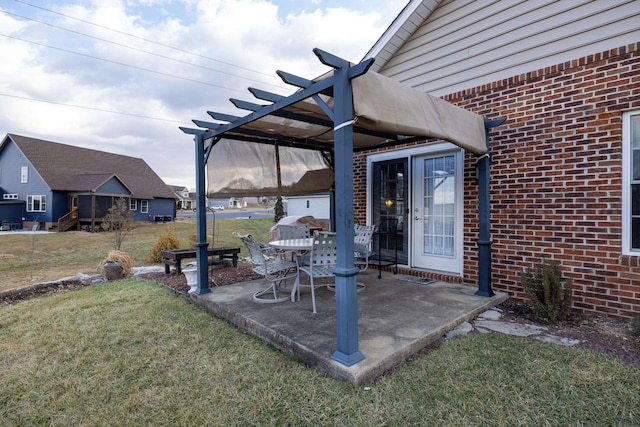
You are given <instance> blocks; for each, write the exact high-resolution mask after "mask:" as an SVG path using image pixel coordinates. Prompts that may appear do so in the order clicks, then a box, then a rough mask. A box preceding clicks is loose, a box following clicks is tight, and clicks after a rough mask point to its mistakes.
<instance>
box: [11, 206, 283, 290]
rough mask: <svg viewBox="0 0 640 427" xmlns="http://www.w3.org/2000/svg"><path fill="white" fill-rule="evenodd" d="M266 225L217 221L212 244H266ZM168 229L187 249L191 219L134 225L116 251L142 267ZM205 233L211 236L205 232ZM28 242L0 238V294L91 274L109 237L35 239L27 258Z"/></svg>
mask: <svg viewBox="0 0 640 427" xmlns="http://www.w3.org/2000/svg"><path fill="white" fill-rule="evenodd" d="M208 225H209V226H210V224H208ZM272 225H273V221H272V220H271V219H269V218H259V219H217V220H216V228H215V235H214V238H215V245H216V246H241V245H240V242H239V241H238V239H236V238H234V237H233V236H232V235H231V233H232V232H233V231H240V232H242V233H252V234H254V235H256V236H257V237H258V238H260V239H265V240H268V231H269V228H270V227H271V226H272ZM169 226H173V227H174V229H175V232H176V234H177V236H178V238H179V239H180V244H181V247H182V248H188V247H191V244H190V236H191V234H193V232H194V230H195V227H196V222H195V219H189V220H180V221H175V222H173V223H171V224H159V223H136V228H135V229H134V230H132V231H131V232H130V234H129V235H127V238H126V239H125V240H124V242H123V244H122V248H121V250H122V251H124V252H126V253H127V254H128V255H129V256H130V257H131V259H132V260H133V265H134V266H136V267H139V266H143V265H148V264H150V262H149V253H150V250H151V248H152V246H153V245H154V243H155V242H156V241H157V239H158V237H159V236H160V234H161V233H162V232H163V231H165V230H166V229H167V227H169ZM208 232H209V233H210V234H211V229H210V228H209V230H208ZM33 238H34V236H33V235H31V234H5V235H2V236H0V254H1V255H0V256H1V257H2V263H0V291H5V290H9V289H14V288H17V287H20V286H27V285H30V284H32V283H38V282H45V281H50V280H57V279H60V278H62V277H67V276H73V275H75V274H78V273H84V274H97V273H98V272H99V265H100V262H101V261H102V260H103V259H104V258H105V257H106V256H107V254H108V253H109V251H111V250H112V249H113V236H112V235H111V232H107V231H103V232H99V233H89V232H84V231H68V232H64V233H51V234H36V235H35V250H34V252H33V253H32V239H33ZM243 249H244V248H243Z"/></svg>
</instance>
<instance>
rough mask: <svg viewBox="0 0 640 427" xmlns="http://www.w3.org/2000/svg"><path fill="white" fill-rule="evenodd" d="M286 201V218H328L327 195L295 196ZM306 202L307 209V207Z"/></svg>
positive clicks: (328, 204) (329, 206) (328, 202)
mask: <svg viewBox="0 0 640 427" xmlns="http://www.w3.org/2000/svg"><path fill="white" fill-rule="evenodd" d="M287 200H288V201H287V216H307V215H311V216H312V217H314V218H318V219H329V218H330V209H331V203H330V201H329V195H317V196H306V197H305V196H295V197H288V199H287ZM307 202H308V206H309V207H307Z"/></svg>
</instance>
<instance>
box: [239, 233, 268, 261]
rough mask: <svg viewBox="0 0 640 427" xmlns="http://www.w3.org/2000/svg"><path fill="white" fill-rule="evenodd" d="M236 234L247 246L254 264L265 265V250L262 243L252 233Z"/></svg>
mask: <svg viewBox="0 0 640 427" xmlns="http://www.w3.org/2000/svg"><path fill="white" fill-rule="evenodd" d="M236 236H237V237H238V238H239V239H240V240H242V243H243V244H244V246H245V247H246V248H247V251H248V252H249V258H250V259H251V264H252V266H257V265H264V263H265V258H264V251H263V249H262V246H261V245H260V243H259V242H258V241H257V240H256V239H254V238H253V236H252V235H251V234H240V233H236Z"/></svg>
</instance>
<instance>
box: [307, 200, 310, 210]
mask: <svg viewBox="0 0 640 427" xmlns="http://www.w3.org/2000/svg"><path fill="white" fill-rule="evenodd" d="M310 205H311V202H309V200H307V209H309V207H310Z"/></svg>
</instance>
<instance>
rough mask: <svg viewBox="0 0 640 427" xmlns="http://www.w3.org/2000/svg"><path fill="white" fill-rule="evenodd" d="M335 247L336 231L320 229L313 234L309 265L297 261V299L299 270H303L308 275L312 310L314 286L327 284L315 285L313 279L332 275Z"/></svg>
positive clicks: (314, 294) (314, 305)
mask: <svg viewBox="0 0 640 427" xmlns="http://www.w3.org/2000/svg"><path fill="white" fill-rule="evenodd" d="M336 252H337V249H336V233H330V232H328V231H321V232H319V233H316V235H315V236H313V249H311V252H310V255H309V265H302V264H300V262H299V263H298V301H299V300H300V285H301V281H300V278H299V276H300V271H304V272H305V273H307V275H308V276H309V282H310V284H309V285H303V286H310V287H311V304H312V306H313V312H314V313H317V311H316V293H315V289H316V288H321V287H323V286H327V285H316V284H315V280H316V279H320V278H327V277H334V274H333V268H334V267H335V266H336V259H337V254H336Z"/></svg>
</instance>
